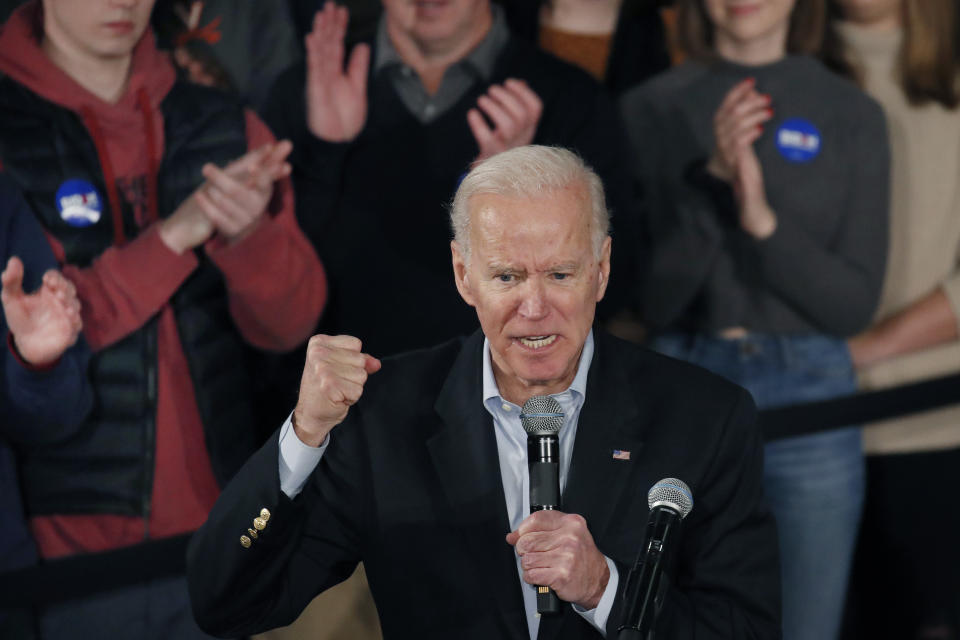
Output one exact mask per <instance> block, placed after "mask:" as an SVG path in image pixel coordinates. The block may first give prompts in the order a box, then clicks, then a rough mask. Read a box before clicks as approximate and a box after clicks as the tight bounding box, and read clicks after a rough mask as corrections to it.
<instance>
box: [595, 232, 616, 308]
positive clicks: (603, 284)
mask: <svg viewBox="0 0 960 640" xmlns="http://www.w3.org/2000/svg"><path fill="white" fill-rule="evenodd" d="M612 244H613V241H612V240H611V239H610V236H607V237H606V238H604V239H603V246H601V247H600V262H599V264H598V265H597V266H598V267H599V272H600V275H599V276H598V278H599V280H600V282H599V283H597V302H600V301H601V300H603V294H604V293H606V292H607V283H608V282H610V253H611V251H612V250H613V249H612Z"/></svg>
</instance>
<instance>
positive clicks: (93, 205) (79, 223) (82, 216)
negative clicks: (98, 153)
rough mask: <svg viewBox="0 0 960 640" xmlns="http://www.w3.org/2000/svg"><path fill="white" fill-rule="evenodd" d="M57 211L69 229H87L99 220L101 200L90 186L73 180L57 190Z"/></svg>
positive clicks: (87, 183) (101, 207) (84, 181)
mask: <svg viewBox="0 0 960 640" xmlns="http://www.w3.org/2000/svg"><path fill="white" fill-rule="evenodd" d="M57 210H58V211H59V212H60V217H61V218H62V219H63V221H64V222H66V223H67V224H69V225H70V226H71V227H89V226H90V225H92V224H96V223H97V221H98V220H100V214H101V213H103V198H101V197H100V194H99V193H97V189H96V187H94V186H93V185H92V184H90V183H89V182H87V181H86V180H80V179H77V178H73V179H70V180H67V181H66V182H64V183H63V184H61V185H60V188H59V189H57Z"/></svg>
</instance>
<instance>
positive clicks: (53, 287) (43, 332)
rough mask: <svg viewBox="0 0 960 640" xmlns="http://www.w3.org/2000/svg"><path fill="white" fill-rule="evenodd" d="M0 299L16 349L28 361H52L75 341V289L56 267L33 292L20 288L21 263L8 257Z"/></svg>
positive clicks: (80, 325)
mask: <svg viewBox="0 0 960 640" xmlns="http://www.w3.org/2000/svg"><path fill="white" fill-rule="evenodd" d="M0 283H2V285H3V290H2V292H0V301H2V303H3V313H4V316H5V317H6V320H7V327H8V328H9V330H10V333H11V334H12V335H13V343H14V345H15V346H16V348H17V352H18V353H19V354H20V357H22V358H23V359H24V360H26V361H27V362H28V363H30V364H32V365H37V366H42V365H45V364H49V363H51V362H54V361H55V360H56V359H57V358H59V357H60V356H61V355H63V352H64V351H66V350H67V349H68V348H69V347H70V346H72V345H73V344H74V343H75V342H76V341H77V336H79V335H80V330H81V329H83V321H82V320H81V319H80V300H79V299H78V298H77V289H76V287H74V286H73V283H72V282H70V281H69V280H67V279H66V278H65V277H64V276H63V274H61V273H60V272H59V271H56V270H53V269H51V270H50V271H47V272H46V273H45V274H43V282H42V283H41V285H40V287H39V288H38V289H37V290H36V291H34V292H33V293H29V294H28V293H26V292H24V290H23V263H22V262H21V261H20V258H17V257H15V256H14V257H12V258H10V260H9V261H8V262H7V267H6V269H4V271H3V273H2V274H0Z"/></svg>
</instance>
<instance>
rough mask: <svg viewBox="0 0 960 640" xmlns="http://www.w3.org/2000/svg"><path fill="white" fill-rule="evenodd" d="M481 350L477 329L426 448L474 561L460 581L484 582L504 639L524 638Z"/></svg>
mask: <svg viewBox="0 0 960 640" xmlns="http://www.w3.org/2000/svg"><path fill="white" fill-rule="evenodd" d="M482 352H483V334H482V333H480V332H477V333H475V334H474V335H473V336H472V337H471V338H470V339H468V340H467V341H466V342H465V343H464V346H463V349H462V350H461V352H460V355H459V356H458V358H457V360H456V362H455V363H454V365H453V368H452V369H451V370H450V375H449V376H448V377H447V381H446V383H445V384H444V386H443V389H442V390H441V391H440V395H439V396H438V398H437V402H436V404H435V409H436V411H437V413H438V414H439V415H440V417H441V420H442V424H441V427H440V428H439V429H438V430H437V432H436V433H434V434H433V435H432V436H431V437H430V438H429V439H428V441H427V447H428V448H429V450H430V455H431V457H432V459H433V464H434V466H435V468H436V470H437V475H438V476H439V478H440V482H441V483H442V485H443V490H444V492H445V494H446V497H447V500H448V502H449V504H450V508H451V515H452V517H453V518H454V519H455V522H456V524H457V525H458V526H460V527H462V530H463V534H464V537H465V539H466V540H467V545H468V550H469V552H470V559H471V560H472V562H473V563H474V567H473V570H472V571H471V570H464V579H468V580H469V579H475V580H481V581H484V582H485V583H486V584H484V585H482V586H483V589H484V590H486V592H487V593H489V594H491V597H492V598H493V599H494V600H495V602H494V603H493V606H494V607H495V609H496V610H497V611H498V612H500V614H501V616H502V620H503V625H504V629H505V630H506V631H507V635H506V637H508V638H515V639H517V640H520V639H523V640H527V637H528V633H527V623H526V617H525V614H524V610H523V595H522V594H521V591H520V578H519V576H518V575H517V566H516V560H515V557H514V552H513V549H512V547H510V545H508V544H507V542H506V540H504V536H506V535H507V533H508V532H509V531H510V523H509V521H508V520H507V506H506V501H505V499H504V495H503V483H502V481H501V476H500V462H499V457H498V456H497V442H496V436H495V435H494V432H493V423H492V418H491V416H490V414H489V413H487V412H486V410H485V409H484V408H483V400H482V398H481V395H482V393H481V391H482V388H483V384H482V380H481V356H482ZM504 585H510V587H509V588H504Z"/></svg>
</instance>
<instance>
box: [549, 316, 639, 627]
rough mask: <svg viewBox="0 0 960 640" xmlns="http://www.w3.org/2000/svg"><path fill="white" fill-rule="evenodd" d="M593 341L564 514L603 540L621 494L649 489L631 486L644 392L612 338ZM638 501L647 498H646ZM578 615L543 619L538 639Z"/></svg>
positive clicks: (601, 336)
mask: <svg viewBox="0 0 960 640" xmlns="http://www.w3.org/2000/svg"><path fill="white" fill-rule="evenodd" d="M594 338H595V341H596V342H595V345H596V346H595V350H594V354H593V361H592V362H591V363H590V375H589V377H588V378H587V393H586V399H585V401H584V405H583V408H582V409H581V410H580V419H579V421H578V422H577V438H576V441H575V442H574V445H573V457H572V460H571V462H570V470H569V473H568V475H567V484H566V487H565V488H564V492H563V496H562V499H561V500H562V510H563V511H564V512H566V513H579V514H580V515H582V516H583V517H584V519H585V520H586V521H587V526H588V527H589V528H590V533H591V534H592V535H593V539H594V540H596V541H599V540H600V539H601V538H602V537H603V534H604V532H605V531H606V529H607V526H608V525H609V524H610V520H611V517H612V516H613V514H614V512H615V510H616V507H617V505H618V504H619V503H620V501H621V495H622V494H623V493H624V492H625V491H626V492H633V491H634V490H638V491H641V492H642V491H645V490H646V488H645V487H644V488H635V487H630V486H629V481H628V480H629V475H630V473H631V472H632V471H633V465H634V464H635V462H634V461H635V460H637V459H638V458H639V451H640V447H641V446H642V434H641V429H640V428H638V426H637V424H636V423H637V416H638V414H639V409H638V406H637V400H636V398H637V394H638V391H639V390H638V389H635V388H632V387H631V385H630V384H629V383H628V380H627V375H626V372H625V371H624V367H623V365H624V362H623V358H622V357H620V356H619V355H618V351H617V347H616V345H615V344H613V343H612V341H611V339H610V338H609V337H608V336H605V335H604V334H603V332H600V331H594ZM617 449H619V450H621V451H629V452H630V454H631V459H630V460H618V459H615V458H614V457H613V452H614V450H617ZM637 499H645V498H644V497H643V496H642V495H641V496H640V497H639V498H637ZM599 544H600V543H599V542H598V546H599ZM600 550H601V551H603V549H602V548H601V549H600ZM621 579H626V576H621ZM577 615H578V614H577V613H576V612H574V611H573V610H572V608H571V607H568V606H565V607H564V608H563V615H562V616H557V617H553V618H548V617H543V618H541V620H540V631H539V633H538V636H537V637H538V640H548V639H552V638H556V637H557V636H558V635H559V634H560V632H561V630H562V628H563V626H564V624H565V622H566V621H567V619H568V618H569V617H570V616H577Z"/></svg>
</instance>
